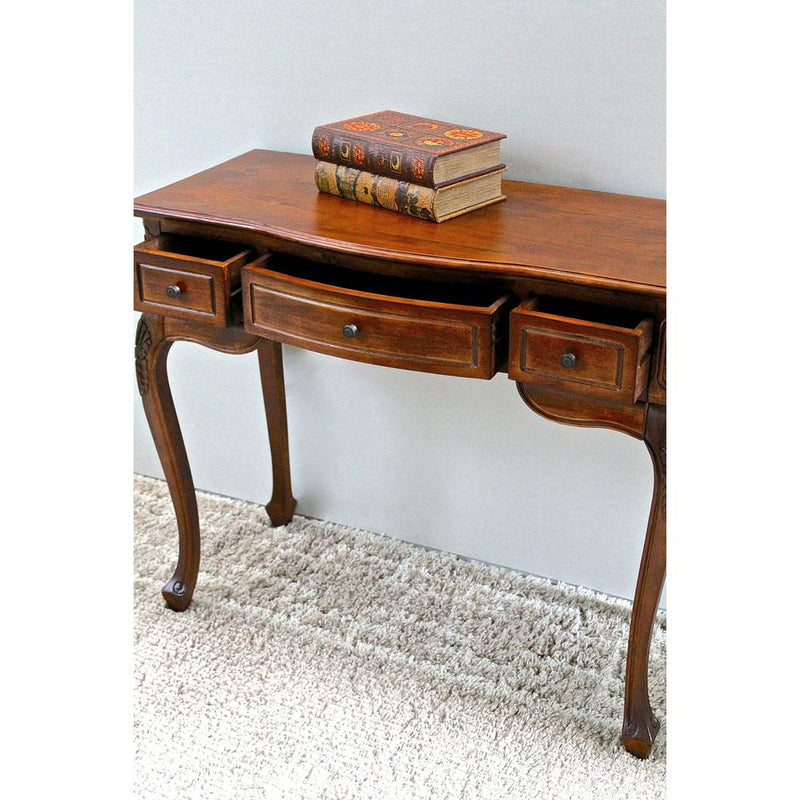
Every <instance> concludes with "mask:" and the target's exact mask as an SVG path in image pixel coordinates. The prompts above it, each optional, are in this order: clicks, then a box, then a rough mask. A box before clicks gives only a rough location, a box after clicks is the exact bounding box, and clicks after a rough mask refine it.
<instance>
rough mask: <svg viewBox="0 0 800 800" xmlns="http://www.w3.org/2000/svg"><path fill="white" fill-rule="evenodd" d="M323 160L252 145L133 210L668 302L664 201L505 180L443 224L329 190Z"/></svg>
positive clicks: (382, 255) (138, 201)
mask: <svg viewBox="0 0 800 800" xmlns="http://www.w3.org/2000/svg"><path fill="white" fill-rule="evenodd" d="M315 163H316V162H315V160H314V158H313V157H311V156H305V155H297V154H293V153H278V152H273V151H269V150H251V151H250V152H248V153H245V154H243V155H241V156H238V157H236V158H233V159H231V160H230V161H226V162H224V163H223V164H220V165H218V166H215V167H212V168H211V169H208V170H205V171H204V172H200V173H198V174H196V175H193V176H192V177H189V178H186V179H185V180H182V181H178V182H177V183H173V184H171V185H169V186H166V187H164V188H162V189H157V190H156V191H154V192H150V193H149V194H144V195H141V196H140V197H138V198H137V199H136V200H135V203H134V213H135V214H136V215H137V216H140V217H160V218H162V219H168V220H185V221H194V222H204V223H208V224H212V225H216V226H230V227H232V228H235V229H236V230H237V231H242V230H250V231H253V232H259V233H265V234H269V235H271V236H273V237H275V238H277V239H280V240H284V241H290V242H297V243H301V244H305V245H311V246H316V247H324V248H325V249H327V250H329V251H334V252H341V253H349V254H355V255H361V256H369V257H372V258H377V259H387V260H390V261H394V262H407V263H415V264H424V265H428V266H438V267H441V268H442V269H447V268H451V269H458V270H462V271H464V270H467V271H469V270H477V271H479V272H482V273H490V274H491V273H495V274H502V275H504V276H510V275H518V276H521V277H528V278H546V279H551V280H556V281H559V280H563V281H564V282H568V283H570V284H571V285H572V286H575V285H583V286H592V287H597V288H604V289H611V290H616V291H623V292H635V293H637V294H638V295H640V296H648V297H653V298H658V299H664V298H665V297H666V264H665V262H666V257H665V256H666V245H665V225H666V203H665V202H664V201H663V200H655V199H650V198H642V197H632V196H628V195H618V194H608V193H604V192H594V191H585V190H576V189H568V188H564V187H559V186H547V185H544V184H535V183H523V182H519V181H503V192H504V194H506V195H507V197H508V200H507V201H506V202H504V203H498V204H496V205H493V206H489V207H487V208H483V209H480V210H479V211H474V212H472V213H470V214H465V215H464V216H463V217H457V218H456V219H452V220H449V221H447V222H446V223H443V224H441V225H437V226H433V225H431V224H429V223H427V222H424V221H422V220H416V219H412V218H408V217H405V216H403V215H401V214H397V213H395V212H391V211H384V210H383V209H376V208H373V207H369V206H363V205H361V204H359V203H354V202H352V201H349V200H345V199H343V198H339V197H334V196H332V195H327V194H322V193H319V192H318V191H317V189H316V186H315V185H314V166H315Z"/></svg>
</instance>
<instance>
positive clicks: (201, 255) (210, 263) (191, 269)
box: [133, 235, 255, 326]
mask: <svg viewBox="0 0 800 800" xmlns="http://www.w3.org/2000/svg"><path fill="white" fill-rule="evenodd" d="M254 257H255V256H254V254H253V253H252V252H251V251H249V250H243V249H242V248H241V246H239V245H236V244H231V243H228V242H218V241H214V240H203V239H195V238H189V237H181V236H170V235H165V236H159V237H156V238H154V239H148V240H147V241H144V242H141V243H140V244H138V245H136V247H134V248H133V273H134V296H133V305H134V308H135V309H136V310H137V311H147V312H149V313H151V314H161V315H163V316H167V317H183V318H191V319H194V320H197V321H200V322H206V323H209V324H211V325H216V326H225V325H228V324H230V323H231V322H234V321H236V317H237V316H238V318H239V319H241V307H240V301H239V292H240V282H239V276H240V271H241V267H242V266H243V265H244V264H246V263H247V262H248V261H252V259H253V258H254ZM254 263H255V262H254ZM234 301H235V302H234ZM237 308H238V309H239V311H238V315H237V313H236V309H237Z"/></svg>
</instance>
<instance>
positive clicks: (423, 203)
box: [314, 161, 505, 222]
mask: <svg viewBox="0 0 800 800" xmlns="http://www.w3.org/2000/svg"><path fill="white" fill-rule="evenodd" d="M504 171H505V167H500V168H498V169H495V170H492V171H491V172H488V173H484V174H482V175H477V176H475V177H473V178H467V179H466V180H463V181H457V182H455V183H449V184H448V185H447V186H442V187H440V188H436V189H435V188H433V187H429V186H419V185H418V184H414V183H409V182H408V181H399V180H397V179H395V178H387V177H386V176H385V175H376V174H375V173H373V172H367V171H366V170H360V169H356V168H355V167H345V166H342V165H341V164H333V163H331V162H329V161H319V162H317V167H316V169H315V170H314V181H315V183H316V184H317V189H319V190H320V191H321V192H326V193H328V194H334V195H338V196H339V197H345V198H347V199H348V200H358V202H360V203H368V204H369V205H373V206H380V207H381V208H385V209H388V210H389V211H398V212H400V213H401V214H407V215H408V216H411V217H417V218H419V219H426V220H429V221H431V222H444V221H445V220H447V219H451V218H452V217H457V216H459V215H460V214H466V213H467V212H468V211H475V210H476V209H478V208H483V206H488V205H490V204H491V203H497V202H499V201H500V200H504V199H505V196H504V195H503V193H502V189H501V184H500V175H501V174H502V173H503V172H504Z"/></svg>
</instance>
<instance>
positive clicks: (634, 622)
mask: <svg viewBox="0 0 800 800" xmlns="http://www.w3.org/2000/svg"><path fill="white" fill-rule="evenodd" d="M666 433H667V425H666V409H665V408H664V406H654V405H651V406H650V407H649V408H648V410H647V421H646V424H645V434H644V441H645V444H646V445H647V449H648V450H649V451H650V456H651V457H652V459H653V470H654V473H655V482H654V484H655V485H654V488H653V502H652V504H651V506H650V519H649V521H648V523H647V535H646V537H645V542H644V549H643V551H642V561H641V566H640V567H639V579H638V581H637V583H636V594H635V596H634V599H633V613H632V615H631V630H630V636H629V638H628V662H627V667H626V670H625V716H624V722H623V725H622V743H623V744H624V745H625V749H626V750H627V751H628V752H629V753H633V755H635V756H639V758H647V757H648V756H649V755H650V751H651V750H652V749H653V741H654V740H655V737H656V734H657V733H658V729H659V727H660V723H659V721H658V720H657V719H656V718H655V716H654V715H653V711H652V709H651V708H650V698H649V694H648V690H647V667H648V663H649V658H650V639H651V636H652V632H653V622H654V620H655V616H656V611H657V610H658V600H659V597H660V596H661V589H662V588H663V586H664V576H665V575H666V569H667V547H666V533H667V437H666Z"/></svg>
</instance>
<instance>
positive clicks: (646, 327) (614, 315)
mask: <svg viewBox="0 0 800 800" xmlns="http://www.w3.org/2000/svg"><path fill="white" fill-rule="evenodd" d="M313 169H314V159H312V158H310V157H308V156H298V155H293V154H287V153H271V152H268V151H260V150H256V151H251V152H250V153H246V154H244V155H243V156H239V157H238V158H235V159H232V160H231V161H228V162H226V163H224V164H221V165H219V166H217V167H214V168H212V169H210V170H206V171H205V172H202V173H199V174H198V175H195V176H193V177H191V178H187V179H186V180H184V181H180V182H178V183H175V184H172V185H171V186H168V187H166V188H164V189H159V190H157V191H155V192H151V193H149V194H147V195H144V196H142V197H140V198H138V199H137V200H136V203H135V213H136V214H138V215H139V216H141V217H143V218H144V224H145V230H146V232H147V235H148V236H149V237H151V239H152V238H156V239H158V238H161V237H165V236H173V237H174V236H176V235H179V236H189V237H192V238H194V239H195V240H197V241H198V242H199V244H198V246H199V247H200V248H201V249H202V248H203V247H206V246H209V247H212V248H213V247H216V246H218V245H219V243H220V242H222V243H228V246H233V247H234V248H235V247H241V248H242V250H248V251H252V253H253V254H254V255H253V257H255V256H256V255H258V256H260V260H259V261H258V262H257V263H255V264H251V265H249V266H245V265H242V266H240V267H239V269H240V270H241V278H242V286H243V291H242V292H241V293H237V291H236V289H235V278H232V279H231V280H230V281H229V282H228V287H227V291H229V292H230V296H229V297H228V298H227V304H228V305H227V319H228V327H226V328H219V327H217V328H215V327H213V325H212V324H207V323H202V322H200V321H199V317H196V318H191V319H190V318H189V316H190V315H187V314H181V311H183V309H181V308H177V309H176V308H167V309H166V310H164V309H162V310H161V311H160V313H164V314H173V313H175V314H176V315H177V316H176V318H175V319H167V320H164V319H163V318H159V317H154V316H150V315H148V314H145V315H144V316H143V318H142V320H143V322H142V325H141V326H140V334H139V336H137V375H138V376H139V381H140V383H139V386H140V390H141V391H142V396H143V401H144V403H145V409H146V412H147V415H148V420H149V421H150V425H151V429H152V430H153V436H154V439H155V440H156V445H157V447H158V450H159V456H160V457H161V459H162V463H163V464H164V465H165V466H164V470H165V473H166V474H167V479H168V481H169V485H170V491H171V493H172V497H173V502H174V504H175V508H176V515H177V517H178V526H179V534H180V555H179V559H178V568H177V570H176V573H175V576H174V577H173V579H172V581H170V583H169V584H168V585H167V587H165V597H166V598H167V602H168V603H169V604H170V605H171V607H173V608H176V609H180V608H185V607H186V606H187V605H188V602H189V598H190V597H191V591H192V590H193V588H194V581H195V580H196V575H197V566H198V564H199V535H198V530H197V511H196V505H195V504H194V490H193V487H192V481H191V473H190V472H189V466H188V462H187V461H186V454H185V450H184V448H183V442H182V439H181V435H180V430H179V428H178V424H177V418H176V416H175V412H174V407H173V405H172V399H171V396H170V394H169V386H168V383H167V379H166V353H167V350H168V347H169V344H170V343H171V341H175V340H177V339H186V340H189V341H196V342H199V343H201V344H204V345H206V346H209V347H213V348H215V349H219V350H223V351H224V352H249V351H250V350H253V349H257V350H258V356H259V366H260V369H261V379H262V389H263V392H264V403H265V409H266V413H267V425H268V430H269V437H270V448H271V453H272V461H273V494H272V499H271V500H270V502H269V503H268V504H267V511H268V513H269V515H270V518H271V519H272V521H273V522H274V523H275V524H283V523H285V522H286V521H288V520H289V519H290V518H291V515H292V513H293V511H294V507H295V500H294V498H293V497H292V491H291V481H290V474H289V454H288V444H287V442H288V435H287V423H286V406H285V396H284V377H283V366H282V361H281V345H280V344H279V343H278V342H280V341H283V342H291V343H292V344H295V345H298V346H301V347H306V348H308V349H315V350H318V351H320V352H325V353H329V354H331V355H336V356H341V357H345V358H354V359H357V360H363V361H368V362H370V363H376V364H384V365H390V366H399V367H403V368H406V369H418V370H422V371H426V372H445V373H447V374H464V375H471V376H474V377H490V376H491V375H492V374H494V372H495V371H496V370H502V369H504V368H506V362H507V360H508V359H509V358H510V361H508V366H507V369H508V372H509V377H510V378H511V379H512V380H515V381H516V383H517V388H518V390H519V393H520V396H521V397H522V399H523V401H524V402H525V403H526V404H527V405H528V406H529V407H530V408H531V409H532V410H533V411H535V412H536V413H538V414H541V415H543V416H545V417H547V418H548V419H552V420H555V421H558V422H561V423H565V424H570V425H579V426H599V427H606V428H610V429H613V430H617V431H620V432H622V433H625V434H628V435H631V436H635V437H636V438H638V439H643V440H644V442H645V444H646V446H647V447H648V449H649V451H650V453H651V456H652V459H653V464H654V474H655V482H654V483H655V488H654V495H653V503H652V507H651V513H650V519H649V523H648V528H647V534H646V537H645V543H644V547H643V553H642V562H641V569H640V572H639V579H638V583H637V589H636V596H635V599H634V607H633V614H632V622H631V632H630V643H629V650H628V663H627V672H626V689H625V710H624V723H623V742H624V744H625V746H626V748H627V749H628V750H629V751H630V752H631V753H634V754H635V755H637V756H640V757H646V756H647V755H648V754H649V752H650V749H651V747H652V742H653V738H654V737H655V734H656V732H657V730H658V722H657V721H656V720H655V718H654V717H653V714H652V710H651V708H650V704H649V699H648V689H647V668H648V663H647V662H648V657H649V646H650V636H651V631H652V625H653V620H654V616H655V613H656V609H657V605H658V599H659V595H660V592H661V588H662V585H663V580H664V571H665V563H666V562H665V531H666V519H665V507H666V504H665V486H666V484H665V478H666V466H665V465H666V408H665V404H666V349H665V342H666V339H665V332H666V328H665V319H666V286H665V263H664V262H665V247H664V241H665V230H664V227H665V226H664V223H665V204H664V203H663V202H662V201H659V200H650V199H646V198H636V197H626V196H620V195H610V194H603V193H599V192H588V191H583V190H575V189H566V188H562V187H554V186H542V185H537V184H524V183H517V182H514V181H505V182H504V184H503V191H504V193H505V194H506V195H507V196H508V200H507V201H506V202H504V203H501V204H498V205H496V206H491V207H488V208H485V209H483V210H481V211H477V212H474V213H471V214H467V215H465V216H463V217H460V218H457V219H454V220H451V221H449V222H446V223H443V224H442V225H438V226H433V225H430V224H428V223H426V222H424V221H420V220H414V219H412V218H408V217H405V216H403V215H400V214H392V213H391V212H385V211H382V210H380V209H374V208H371V207H367V206H362V205H359V204H358V203H353V202H348V201H346V200H342V199H340V198H336V197H333V196H330V195H320V194H318V193H317V191H316V189H315V187H314V182H313ZM152 246H153V245H151V247H152ZM195 255H196V254H195ZM156 266H158V265H156ZM161 266H163V267H165V268H170V269H177V265H175V264H174V263H173V264H171V265H169V264H167V265H164V264H162V265H161ZM232 272H235V270H234V271H232ZM199 273H202V270H200V271H199ZM199 273H198V274H199ZM149 280H150V281H151V283H152V285H154V286H155V289H154V290H153V291H155V292H156V294H157V293H158V291H159V287H160V285H161V284H160V283H159V281H161V278H158V279H156V278H154V277H150V278H149ZM148 285H150V284H148ZM465 292H466V293H467V294H468V295H470V296H471V297H472V298H473V299H472V300H470V301H464V299H463V297H462V295H463V294H464V293H465ZM476 295H477V296H480V297H481V298H484V299H481V300H479V301H476V300H475V299H474V297H475V296H476ZM456 298H459V299H456ZM215 302H216V301H215ZM242 303H243V305H242ZM567 307H570V308H573V309H579V311H574V312H570V313H567V312H565V311H564V310H563V309H565V308H567ZM559 308H560V309H561V311H557V310H554V309H559ZM509 311H510V312H511V325H510V330H511V341H510V342H509V341H508V335H509V318H508V312H509ZM241 317H244V318H245V320H246V325H247V331H244V330H242V328H241V327H239V326H238V325H235V324H232V323H231V320H232V319H233V320H236V319H238V318H241ZM347 324H353V325H355V327H356V329H357V331H356V332H355V336H353V337H349V338H345V337H344V336H343V333H342V328H343V327H344V326H345V325H347ZM372 326H375V327H372ZM459 326H461V327H459ZM470 326H472V331H473V333H472V338H471V339H470V337H469V335H466V334H465V333H464V332H465V331H467V330H468V329H469V328H470ZM476 326H477V330H478V332H477V333H475V329H476ZM351 332H352V331H351ZM359 335H361V337H362V338H361V339H359V338H358V337H359ZM460 337H461V338H460ZM536 337H539V338H538V340H537V338H536ZM562 343H563V344H564V345H565V347H568V348H569V349H568V351H567V352H572V351H573V350H575V352H574V353H573V354H574V355H576V356H577V358H576V362H575V364H576V371H574V372H569V374H564V373H562V372H560V371H559V369H558V368H557V367H556V368H555V369H553V368H552V365H551V363H550V362H551V361H552V360H553V359H554V358H556V357H558V358H560V356H561V355H563V353H562V352H561V346H562ZM577 348H581V349H577ZM578 364H580V368H578V366H577V365H578ZM458 370H461V371H458Z"/></svg>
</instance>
